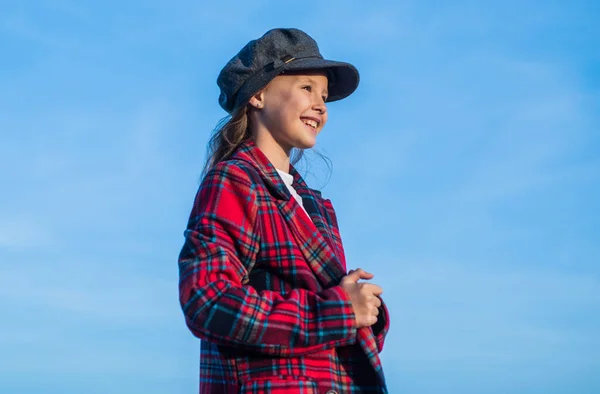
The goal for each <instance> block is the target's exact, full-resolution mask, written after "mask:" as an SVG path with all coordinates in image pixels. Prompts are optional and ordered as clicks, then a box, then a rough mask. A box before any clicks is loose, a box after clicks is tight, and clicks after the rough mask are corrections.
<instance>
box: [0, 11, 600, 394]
mask: <svg viewBox="0 0 600 394" xmlns="http://www.w3.org/2000/svg"><path fill="white" fill-rule="evenodd" d="M206 3H208V2H192V1H180V2H177V3H175V4H174V3H172V2H166V1H163V2H158V1H130V2H126V3H123V2H116V1H103V2H86V1H72V0H71V1H69V0H63V1H42V0H39V1H35V2H19V1H2V2H1V3H0V53H2V55H1V57H2V61H0V133H1V136H2V140H1V141H2V142H0V182H1V184H2V185H3V186H2V192H1V193H0V310H1V311H2V316H3V317H2V323H1V324H0V392H3V393H42V392H43V393H61V394H71V393H72V394H79V393H90V394H93V393H146V394H149V393H151V394H155V393H156V394H159V393H191V392H196V391H197V373H198V355H199V342H198V340H197V339H195V338H194V337H193V336H192V335H191V334H190V333H189V332H188V331H187V328H186V327H185V324H184V321H183V317H182V314H181V311H180V309H179V305H178V300H177V264H176V259H177V254H178V252H179V248H180V247H181V245H182V242H183V235H182V233H183V230H184V228H185V224H186V221H187V215H188V214H189V210H190V208H191V204H192V201H193V197H194V194H195V191H196V188H197V186H198V179H199V176H200V171H201V167H202V164H203V160H204V152H205V146H206V142H207V140H208V137H209V135H210V132H211V131H212V129H213V128H214V126H215V124H216V123H217V121H218V120H219V119H220V118H221V117H223V116H224V115H225V113H224V112H223V111H222V110H221V109H220V108H219V106H218V104H217V96H218V89H217V86H216V83H215V80H216V77H217V74H218V72H219V70H220V68H221V67H222V66H223V65H224V64H225V62H226V61H227V60H228V59H229V58H230V57H231V56H232V55H233V54H234V53H235V52H237V51H238V50H239V49H240V48H241V47H242V46H243V45H244V44H245V43H246V42H247V41H248V40H250V39H253V38H256V37H258V36H260V35H262V34H263V33H264V32H265V31H266V30H268V29H270V28H272V27H299V28H301V29H304V30H305V31H307V32H308V33H309V34H311V35H312V36H313V37H315V38H316V39H317V41H318V42H319V45H320V48H321V51H322V53H323V54H324V55H325V56H326V57H329V58H333V59H339V60H345V61H349V62H352V63H354V64H355V65H356V66H357V67H358V69H359V70H360V72H361V85H360V87H359V89H358V90H357V92H356V93H355V94H354V95H353V96H351V97H350V98H348V99H346V100H343V101H341V102H339V103H333V104H331V105H330V107H329V112H330V116H329V122H328V125H327V127H326V128H325V131H324V132H323V133H322V134H321V135H320V136H319V138H320V140H319V141H318V145H317V147H318V150H319V151H320V152H322V153H325V154H326V155H327V156H328V157H329V158H330V159H331V160H332V162H333V173H332V175H331V179H329V181H327V176H326V171H325V170H324V166H323V165H322V163H321V162H320V161H319V159H318V157H316V156H314V155H309V158H311V159H312V162H311V166H310V172H311V173H312V174H314V176H311V175H307V176H306V179H307V181H308V182H309V184H310V185H311V186H313V187H315V188H321V189H322V191H323V193H324V195H325V196H327V197H329V198H331V199H332V200H333V203H334V206H335V207H336V210H337V212H338V216H339V221H340V226H341V228H342V236H343V239H344V243H345V247H346V253H347V260H348V263H349V265H350V267H353V268H355V267H363V268H365V269H368V270H370V271H372V272H374V273H375V279H374V282H375V283H377V284H380V285H381V286H382V287H383V288H384V299H385V300H386V302H387V304H388V306H389V309H390V312H391V316H392V319H391V320H392V322H391V324H392V327H391V331H390V333H389V336H388V339H387V344H386V349H385V350H384V352H383V354H382V359H383V363H384V369H385V371H386V373H387V376H388V381H389V386H390V391H391V392H392V393H406V394H421V393H431V394H438V393H439V394H443V393H463V394H470V393H473V394H475V393H477V394H480V393H490V394H496V393H497V394H504V393H509V392H510V393H544V394H555V393H570V394H572V393H578V394H579V393H581V394H584V393H596V392H600V336H599V335H598V332H600V265H599V263H600V214H598V210H599V209H600V204H599V203H598V201H600V155H599V154H598V152H599V151H600V136H599V133H598V132H599V130H600V115H599V114H600V104H599V103H600V51H598V50H597V49H595V48H600V28H599V27H597V20H598V18H600V7H599V6H598V3H597V2H590V1H572V2H559V1H546V2H540V1H538V2H533V1H519V2H517V1H507V2H471V1H462V0H459V1H456V2H451V3H450V2H447V3H443V4H442V3H440V2H432V1H419V2H417V1H400V2H379V1H373V2H369V3H365V2H348V1H329V2H314V1H305V2H302V3H301V4H300V3H297V2H294V3H293V2H289V3H282V2H272V1H253V2H239V3H238V2H235V3H234V2H210V3H209V4H206ZM301 168H306V166H304V167H303V166H301Z"/></svg>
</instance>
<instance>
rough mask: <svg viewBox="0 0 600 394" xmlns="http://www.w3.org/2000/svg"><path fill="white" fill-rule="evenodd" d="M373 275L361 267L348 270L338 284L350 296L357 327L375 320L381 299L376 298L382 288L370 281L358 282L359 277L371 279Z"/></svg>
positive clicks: (373, 322) (370, 323)
mask: <svg viewBox="0 0 600 394" xmlns="http://www.w3.org/2000/svg"><path fill="white" fill-rule="evenodd" d="M373 277H374V275H373V274H371V273H368V272H366V271H365V270H363V269H362V268H359V269H357V270H350V272H349V273H348V275H346V276H344V277H343V278H342V280H341V282H340V286H341V287H342V289H344V291H345V292H346V293H347V294H348V296H349V297H350V300H351V301H352V307H353V309H354V314H355V315H356V324H357V327H358V328H360V327H369V326H372V325H373V324H375V323H376V322H377V315H379V309H378V308H379V307H380V306H381V300H380V299H379V298H378V296H379V295H381V293H383V289H382V288H381V287H379V286H377V285H375V284H372V283H358V281H359V280H360V279H373Z"/></svg>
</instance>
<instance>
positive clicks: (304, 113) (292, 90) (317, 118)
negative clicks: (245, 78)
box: [254, 72, 328, 153]
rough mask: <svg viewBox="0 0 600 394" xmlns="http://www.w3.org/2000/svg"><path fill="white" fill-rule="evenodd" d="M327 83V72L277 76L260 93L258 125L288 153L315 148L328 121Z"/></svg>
mask: <svg viewBox="0 0 600 394" xmlns="http://www.w3.org/2000/svg"><path fill="white" fill-rule="evenodd" d="M327 82H328V80H327V76H326V74H325V73H324V72H303V73H302V74H283V75H278V76H277V77H275V78H274V79H273V80H272V81H271V82H270V83H269V85H267V87H266V88H265V89H264V90H263V91H262V92H261V93H260V94H259V95H258V96H259V97H261V98H262V103H261V104H262V105H261V109H260V111H258V114H257V115H258V116H257V117H256V118H257V120H258V123H259V124H258V125H255V126H258V128H259V129H263V130H266V131H268V132H269V133H270V134H271V135H272V137H273V139H274V140H275V141H276V142H277V143H278V144H279V145H280V146H281V147H282V148H283V149H284V150H285V151H286V152H288V153H289V152H290V151H291V149H292V148H300V149H308V148H312V147H313V146H314V145H315V143H316V140H317V135H318V134H319V133H320V132H321V130H322V129H323V126H325V123H326V122H327V106H326V105H325V100H326V99H327ZM255 97H256V96H255ZM254 99H256V98H254Z"/></svg>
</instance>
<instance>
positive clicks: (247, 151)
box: [231, 140, 322, 201]
mask: <svg viewBox="0 0 600 394" xmlns="http://www.w3.org/2000/svg"><path fill="white" fill-rule="evenodd" d="M231 159H238V160H243V161H245V162H247V163H249V164H251V165H252V166H253V167H254V168H256V170H258V172H259V173H260V175H261V177H262V178H263V179H264V181H265V183H266V184H267V187H268V188H269V189H270V190H271V193H272V194H273V196H274V197H276V198H278V199H282V200H287V201H289V200H290V198H291V197H292V195H291V193H290V191H289V190H288V188H287V186H286V185H285V183H283V179H281V177H280V176H279V174H278V173H277V169H276V168H275V166H274V165H273V163H271V161H270V160H269V159H268V158H267V156H266V155H265V154H264V153H263V152H262V151H261V150H260V148H259V147H258V146H256V143H255V142H254V141H252V140H246V141H244V142H243V143H242V144H241V145H240V146H239V148H238V149H237V150H236V152H235V153H234V154H233V155H232V156H231ZM289 173H290V175H292V176H293V177H294V182H293V186H294V189H296V191H297V192H298V194H300V195H302V194H305V193H306V194H310V195H312V196H313V197H316V198H317V199H319V200H321V199H322V197H321V192H320V191H318V190H314V189H311V188H309V187H308V185H307V184H306V182H305V181H304V179H303V178H302V176H301V175H300V173H299V172H298V171H297V170H296V168H295V167H294V166H293V165H292V164H291V163H290V169H289Z"/></svg>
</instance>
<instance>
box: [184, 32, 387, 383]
mask: <svg viewBox="0 0 600 394" xmlns="http://www.w3.org/2000/svg"><path fill="white" fill-rule="evenodd" d="M358 81H359V76H358V71H357V70H356V68H355V67H354V66H352V65H350V64H348V63H341V62H334V61H330V60H325V59H323V57H322V56H321V54H320V53H319V49H318V47H317V43H316V42H315V41H314V40H313V39H312V38H311V37H310V36H308V35H307V34H306V33H304V32H302V31H300V30H297V29H274V30H270V31H268V32H267V33H266V34H265V35H263V36H262V37H261V38H259V39H257V40H253V41H250V42H249V43H248V44H247V45H246V46H245V47H244V48H242V50H241V51H240V52H239V53H238V54H237V55H236V56H234V57H233V58H232V59H231V60H230V61H229V62H228V63H227V65H226V66H225V67H224V68H223V70H222V71H221V73H220V74H219V77H218V79H217V84H218V85H219V87H220V89H221V93H220V97H219V103H220V105H221V107H223V108H224V109H225V110H226V111H227V112H228V113H229V114H230V115H231V119H230V120H229V121H228V122H227V123H226V124H224V125H223V126H222V127H220V128H219V129H218V130H217V132H216V134H215V136H214V137H213V138H212V140H211V144H210V147H211V148H212V154H211V155H210V156H209V158H208V161H207V165H206V166H205V173H204V174H205V175H204V178H203V180H202V183H201V185H200V188H199V190H198V193H197V195H196V199H195V201H194V206H193V208H192V212H191V215H190V219H189V222H188V226H187V230H186V231H185V233H184V234H185V244H184V246H183V248H182V250H181V253H180V256H179V274H180V284H179V289H180V293H179V297H180V302H181V306H182V308H183V312H184V315H185V319H186V323H187V325H188V327H189V329H190V330H191V331H192V333H193V334H194V335H196V336H197V337H199V338H200V339H201V340H202V341H201V343H202V347H201V360H200V392H201V393H203V394H207V393H214V394H224V393H231V394H233V393H236V394H237V393H253V394H259V393H281V394H283V393H285V394H290V393H291V394H293V393H305V394H308V393H327V394H334V393H386V392H387V389H386V386H385V380H384V376H383V371H382V368H381V363H380V359H379V352H380V351H381V350H382V348H383V342H384V338H385V335H386V333H387V330H388V327H389V318H388V312H387V309H386V307H385V305H384V304H383V303H382V301H381V299H380V298H379V295H380V294H381V293H382V289H381V288H380V287H379V286H377V285H375V284H371V283H364V282H361V283H358V281H359V280H360V279H372V278H373V275H372V274H369V273H368V272H365V271H364V270H362V269H358V270H351V271H350V272H349V273H348V274H346V261H345V256H344V249H343V246H342V241H341V238H340V233H339V229H338V224H337V219H336V215H335V212H334V210H333V207H332V205H331V201H330V200H328V199H324V198H323V197H322V196H321V193H320V192H318V191H316V190H313V189H310V188H309V187H308V186H307V185H306V183H305V182H304V180H303V179H302V177H301V176H300V174H299V173H298V172H297V171H296V170H295V168H294V166H293V165H291V164H290V154H291V152H292V150H293V149H294V148H295V149H298V150H303V149H309V148H311V147H312V146H314V145H315V142H316V138H317V135H318V134H319V133H320V132H321V130H322V129H323V126H324V125H325V123H326V122H327V107H326V102H331V101H335V100H340V99H342V98H344V97H347V96H348V95H350V94H351V93H352V92H353V91H354V90H355V89H356V87H357V86H358Z"/></svg>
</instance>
